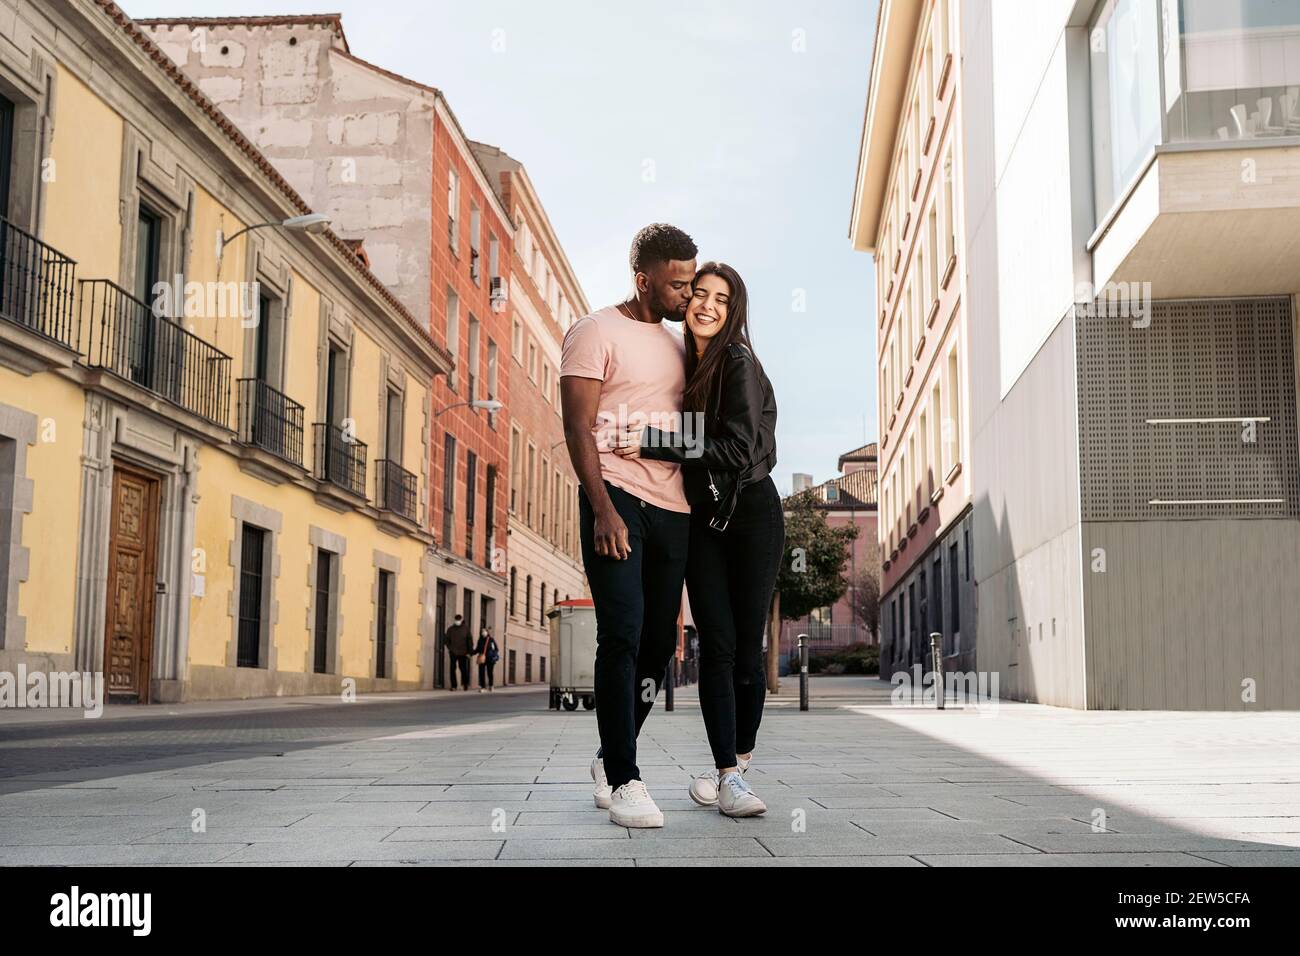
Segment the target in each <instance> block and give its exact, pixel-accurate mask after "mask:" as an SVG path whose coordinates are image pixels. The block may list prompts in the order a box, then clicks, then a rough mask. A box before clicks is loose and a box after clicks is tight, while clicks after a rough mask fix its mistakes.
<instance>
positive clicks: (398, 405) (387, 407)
mask: <svg viewBox="0 0 1300 956" xmlns="http://www.w3.org/2000/svg"><path fill="white" fill-rule="evenodd" d="M384 457H385V458H387V459H388V460H389V461H391V462H393V463H394V464H398V465H400V464H401V463H402V393H401V392H399V391H398V390H397V389H395V388H390V389H389V390H388V395H387V398H386V400H385V402H384Z"/></svg>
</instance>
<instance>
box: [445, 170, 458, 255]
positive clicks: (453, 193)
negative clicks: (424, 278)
mask: <svg viewBox="0 0 1300 956" xmlns="http://www.w3.org/2000/svg"><path fill="white" fill-rule="evenodd" d="M459 215H460V177H459V176H457V175H456V170H454V169H451V170H448V171H447V241H448V242H449V243H450V244H451V251H452V253H453V254H454V255H460V237H459V235H458V233H457V230H456V218H457V217H458V216H459Z"/></svg>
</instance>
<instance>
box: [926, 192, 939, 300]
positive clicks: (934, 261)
mask: <svg viewBox="0 0 1300 956" xmlns="http://www.w3.org/2000/svg"><path fill="white" fill-rule="evenodd" d="M938 206H939V203H938V201H937V200H936V201H935V202H932V203H930V216H929V221H928V222H927V223H926V226H927V234H928V239H929V245H930V259H929V263H930V271H929V272H928V273H926V282H925V305H926V318H927V319H928V318H929V317H930V312H929V309H930V304H931V303H932V302H933V301H934V300H935V299H937V298H939V255H940V253H939V213H938Z"/></svg>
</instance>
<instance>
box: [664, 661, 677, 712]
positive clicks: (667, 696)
mask: <svg viewBox="0 0 1300 956" xmlns="http://www.w3.org/2000/svg"><path fill="white" fill-rule="evenodd" d="M676 684H677V655H676V654H674V655H673V656H672V657H671V658H670V659H669V661H668V680H667V682H666V685H667V686H666V687H665V688H664V710H672V709H673V687H675V686H676Z"/></svg>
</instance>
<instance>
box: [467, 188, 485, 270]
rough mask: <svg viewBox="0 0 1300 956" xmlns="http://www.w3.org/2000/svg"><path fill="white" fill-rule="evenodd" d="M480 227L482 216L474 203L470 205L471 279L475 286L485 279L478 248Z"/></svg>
mask: <svg viewBox="0 0 1300 956" xmlns="http://www.w3.org/2000/svg"><path fill="white" fill-rule="evenodd" d="M479 225H480V216H479V211H478V206H477V205H476V204H474V203H470V204H469V277H470V278H471V279H473V280H474V284H475V285H481V284H482V283H481V282H480V280H481V279H482V277H483V263H482V260H481V258H480V253H479V247H478V233H479Z"/></svg>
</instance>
